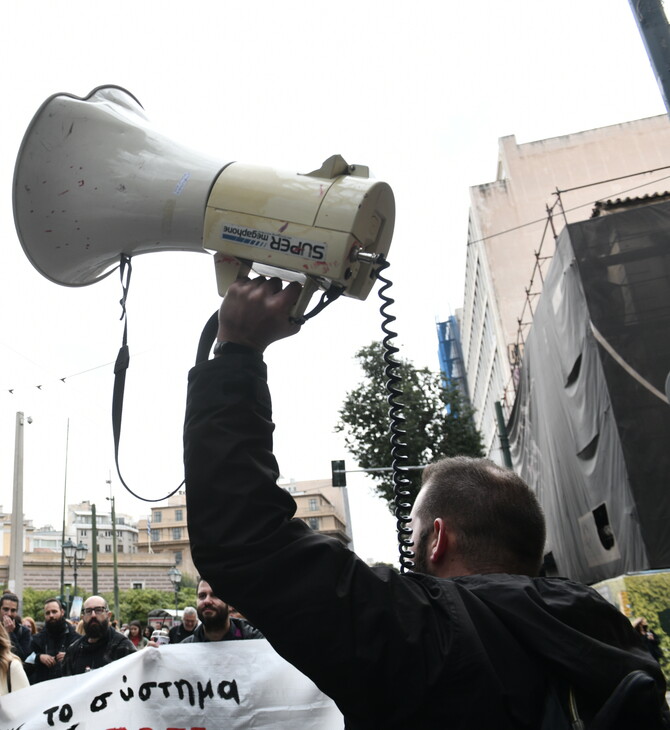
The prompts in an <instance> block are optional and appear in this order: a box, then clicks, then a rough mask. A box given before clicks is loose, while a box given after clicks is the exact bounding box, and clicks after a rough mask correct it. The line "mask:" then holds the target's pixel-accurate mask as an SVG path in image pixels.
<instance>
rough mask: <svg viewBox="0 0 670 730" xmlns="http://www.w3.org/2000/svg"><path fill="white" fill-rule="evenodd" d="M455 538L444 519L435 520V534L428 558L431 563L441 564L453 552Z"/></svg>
mask: <svg viewBox="0 0 670 730" xmlns="http://www.w3.org/2000/svg"><path fill="white" fill-rule="evenodd" d="M452 543H453V538H452V536H451V534H450V533H449V531H448V530H447V526H446V525H445V523H444V520H443V519H442V517H436V518H435V519H434V520H433V534H432V535H431V541H430V553H429V555H428V558H429V560H430V562H431V563H441V562H442V561H443V560H444V558H445V557H446V555H447V554H448V553H450V552H451V548H452V547H453V545H452Z"/></svg>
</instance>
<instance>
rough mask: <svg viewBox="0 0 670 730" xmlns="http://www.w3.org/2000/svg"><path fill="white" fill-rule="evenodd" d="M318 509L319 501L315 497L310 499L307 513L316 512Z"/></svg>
mask: <svg viewBox="0 0 670 730" xmlns="http://www.w3.org/2000/svg"><path fill="white" fill-rule="evenodd" d="M318 509H319V500H318V499H317V498H316V497H312V498H311V499H310V500H309V511H310V512H316V511H317V510H318Z"/></svg>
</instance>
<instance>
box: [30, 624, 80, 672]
mask: <svg viewBox="0 0 670 730" xmlns="http://www.w3.org/2000/svg"><path fill="white" fill-rule="evenodd" d="M61 628H62V630H61V631H60V632H58V633H55V634H54V633H51V632H50V631H47V629H46V627H45V628H43V629H42V630H41V631H40V632H39V633H38V634H35V636H33V640H32V643H31V645H30V650H31V652H34V653H35V665H34V668H33V671H32V673H31V675H30V683H31V684H37V683H38V682H44V681H46V680H47V679H56V678H58V677H62V676H63V663H62V662H58V661H57V662H56V664H54V666H53V667H47V666H46V665H45V664H42V662H41V661H40V654H49V655H50V656H52V657H55V656H56V655H57V654H59V653H60V652H61V651H66V650H67V648H68V647H69V646H70V644H72V643H73V642H74V641H76V640H77V639H78V638H79V634H78V633H77V632H76V631H75V628H74V626H72V625H70V624H69V623H68V622H67V621H63V623H62V626H61Z"/></svg>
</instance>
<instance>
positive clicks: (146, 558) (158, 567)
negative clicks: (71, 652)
mask: <svg viewBox="0 0 670 730" xmlns="http://www.w3.org/2000/svg"><path fill="white" fill-rule="evenodd" d="M172 565H173V562H172V559H171V558H170V557H169V556H167V555H146V554H145V555H140V554H137V553H135V554H122V555H119V556H118V576H119V589H120V590H122V591H125V590H130V589H138V588H155V589H156V590H159V591H172V590H173V586H172V583H171V582H170V577H169V576H168V570H169V569H170V568H171V567H172ZM60 566H61V555H60V552H57V553H55V552H40V553H37V552H35V553H24V555H23V585H24V586H25V587H26V588H34V589H35V590H44V591H47V590H48V591H52V592H53V594H54V595H58V594H59V593H60ZM64 577H65V586H66V588H65V590H66V593H71V592H72V591H73V583H74V571H73V569H72V566H69V565H68V564H67V561H65V573H64ZM8 578H9V558H8V557H7V556H2V557H0V583H1V584H3V585H7V580H8ZM77 586H78V593H79V594H80V595H81V593H82V592H86V593H90V592H91V591H92V590H93V563H92V560H91V553H90V552H89V553H88V555H87V556H86V558H85V560H84V562H83V564H81V565H79V566H78V567H77ZM113 590H114V556H113V555H112V554H100V555H98V591H99V592H101V593H106V592H111V591H113Z"/></svg>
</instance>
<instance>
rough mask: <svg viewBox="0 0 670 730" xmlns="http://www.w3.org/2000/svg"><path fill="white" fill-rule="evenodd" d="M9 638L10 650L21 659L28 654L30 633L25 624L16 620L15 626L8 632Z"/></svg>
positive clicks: (25, 657)
mask: <svg viewBox="0 0 670 730" xmlns="http://www.w3.org/2000/svg"><path fill="white" fill-rule="evenodd" d="M9 639H10V641H11V642H12V651H13V652H14V653H15V654H16V656H17V657H18V658H19V659H21V660H22V661H23V660H25V659H27V657H28V656H29V654H30V641H31V639H32V634H31V633H30V629H29V628H28V627H27V626H24V625H23V624H22V623H21V622H20V621H18V620H17V622H16V628H15V629H14V630H13V631H10V632H9Z"/></svg>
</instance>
